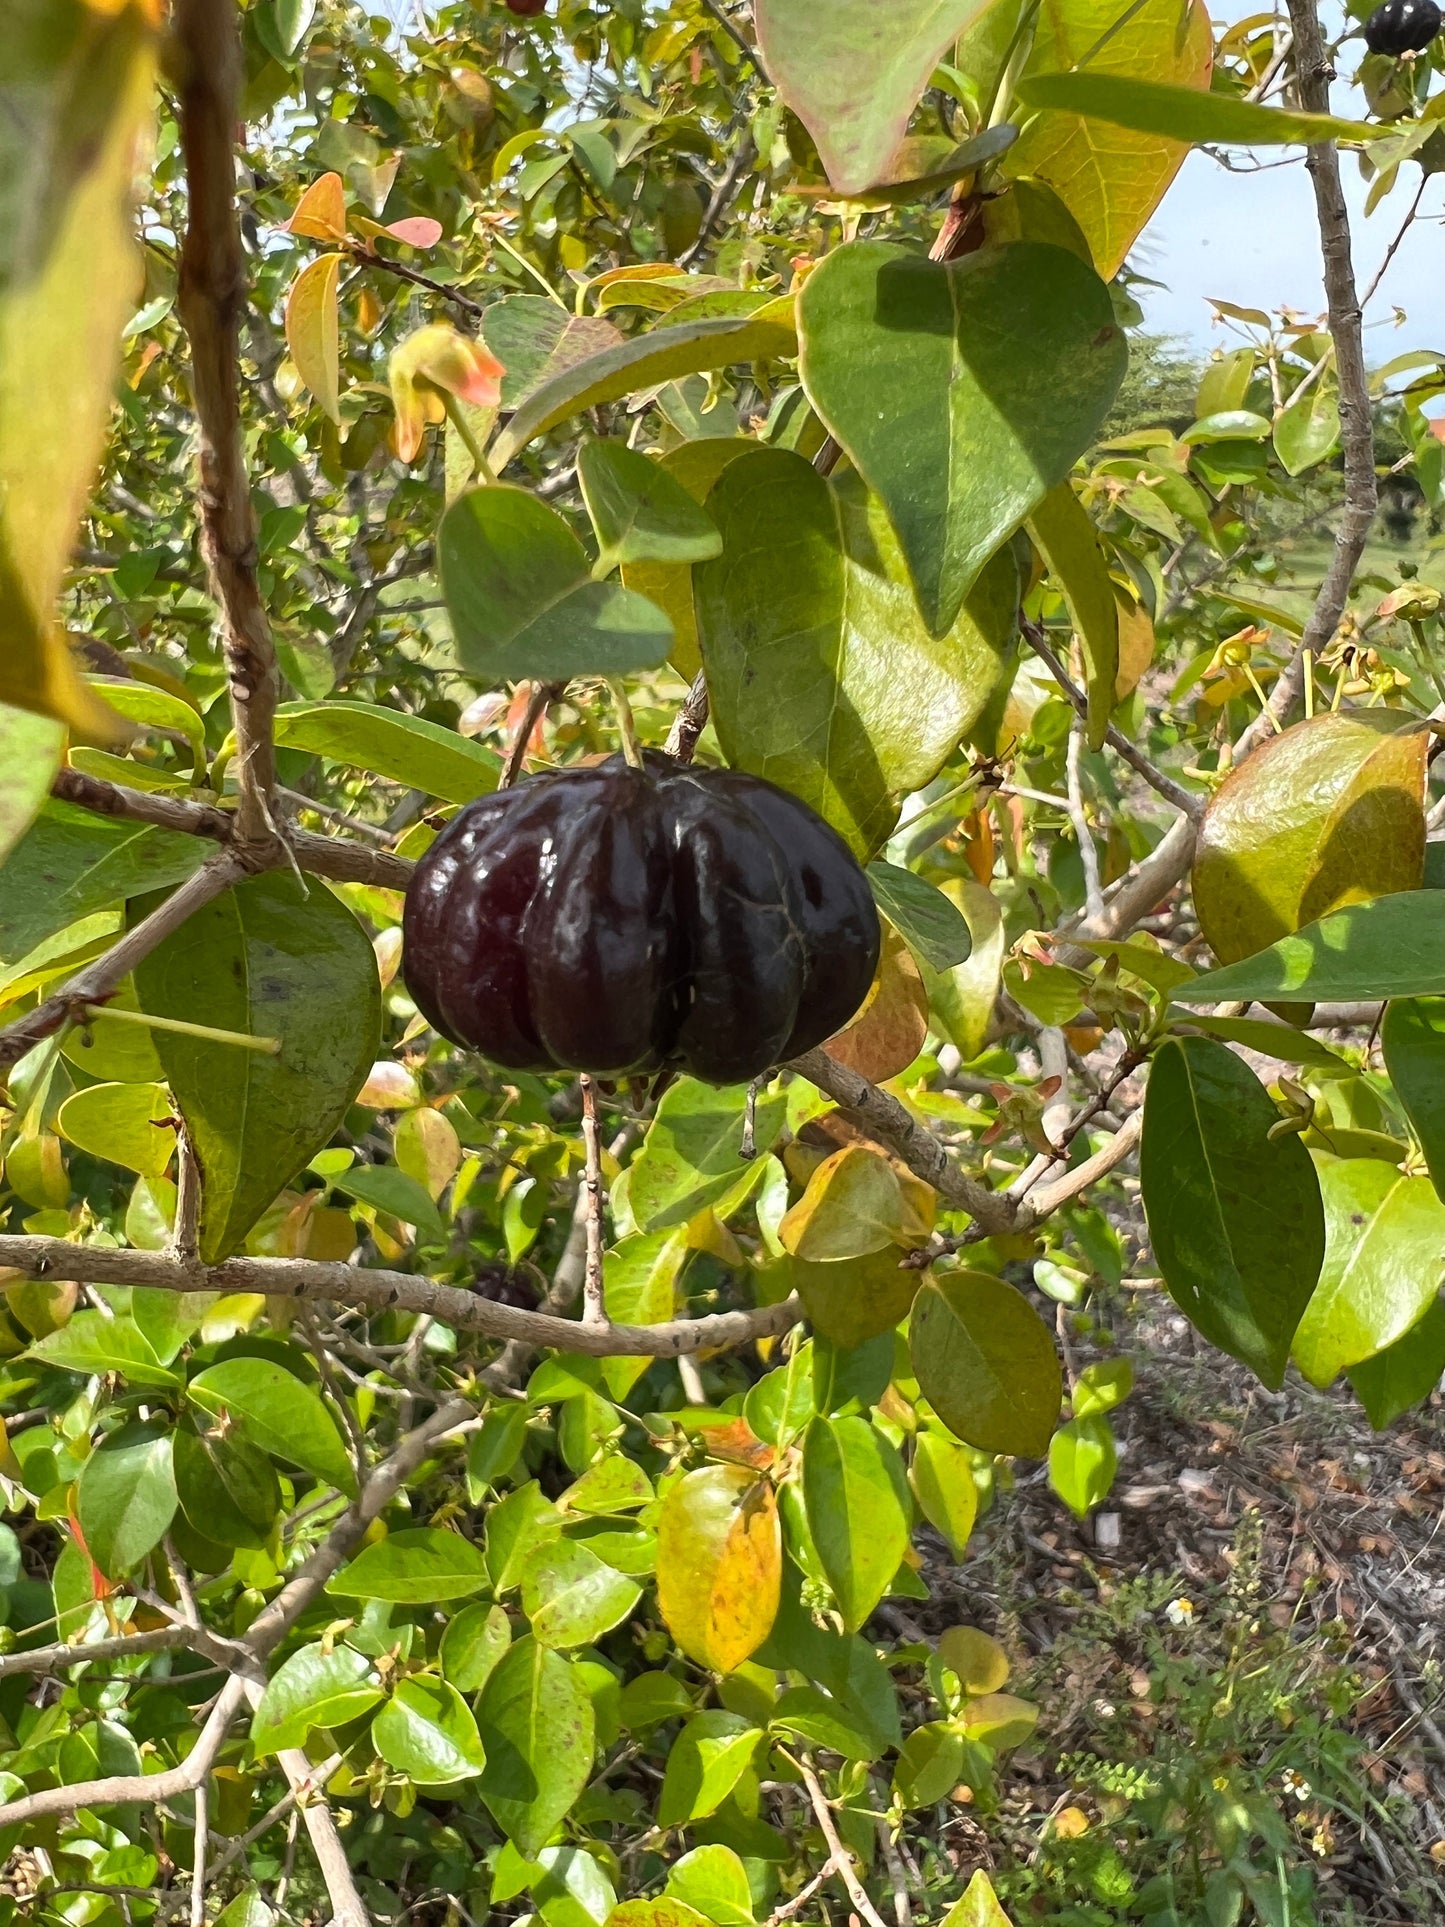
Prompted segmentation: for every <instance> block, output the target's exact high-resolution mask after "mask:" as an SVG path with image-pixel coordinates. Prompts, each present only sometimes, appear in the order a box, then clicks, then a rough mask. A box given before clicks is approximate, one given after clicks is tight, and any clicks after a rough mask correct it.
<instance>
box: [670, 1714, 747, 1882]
mask: <svg viewBox="0 0 1445 1927" xmlns="http://www.w3.org/2000/svg"><path fill="white" fill-rule="evenodd" d="M762 1738H763V1732H762V1728H761V1727H758V1726H754V1725H753V1723H752V1721H751V1720H745V1719H744V1718H743V1717H742V1715H741V1714H740V1713H727V1712H724V1711H723V1710H722V1708H720V1707H719V1708H716V1709H714V1710H711V1711H709V1712H706V1713H698V1714H696V1715H695V1716H694V1717H693V1718H692V1719H690V1720H689V1721H688V1723H687V1725H686V1726H685V1727H684V1728H683V1729H682V1731H681V1732H680V1733H679V1734H678V1736H677V1738H676V1739H675V1740H674V1741H673V1743H672V1750H671V1751H670V1752H669V1754H668V1756H667V1769H666V1772H665V1773H664V1775H663V1781H662V1792H661V1794H660V1795H659V1796H658V1802H657V1824H658V1825H659V1826H661V1827H677V1826H684V1825H686V1823H687V1822H688V1821H689V1820H701V1819H704V1818H706V1816H707V1815H708V1814H710V1813H716V1811H717V1809H718V1808H719V1807H720V1806H721V1805H722V1803H723V1801H724V1800H725V1799H726V1798H727V1797H728V1795H729V1794H730V1793H731V1792H732V1790H733V1788H734V1787H735V1786H736V1785H737V1783H738V1781H739V1780H740V1779H741V1778H742V1776H743V1774H744V1773H745V1772H746V1771H747V1769H748V1767H749V1766H750V1765H751V1764H752V1759H753V1755H754V1753H756V1752H757V1750H758V1746H759V1744H760V1743H761V1741H762ZM674 1904H676V1903H674Z"/></svg>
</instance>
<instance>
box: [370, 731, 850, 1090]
mask: <svg viewBox="0 0 1445 1927" xmlns="http://www.w3.org/2000/svg"><path fill="white" fill-rule="evenodd" d="M645 762H646V766H645V768H643V769H640V770H639V769H634V768H632V767H631V766H630V765H629V764H628V763H627V762H625V761H624V760H623V758H622V757H620V756H614V757H612V758H611V759H610V760H609V761H608V762H606V763H603V764H601V765H600V766H597V767H593V768H580V769H567V770H555V771H548V772H546V773H544V774H542V775H539V776H533V777H530V778H528V779H527V781H525V782H523V783H519V784H518V785H517V786H516V787H515V788H514V789H510V790H500V791H498V792H497V793H496V794H495V795H492V796H483V797H481V798H479V799H478V801H477V802H475V803H469V804H468V805H467V807H466V808H465V809H464V810H462V811H461V812H460V814H459V815H457V816H456V817H455V818H454V819H453V820H452V822H451V823H449V824H448V826H447V828H446V829H445V830H444V831H443V832H442V834H441V835H440V836H439V837H438V838H437V840H436V842H435V843H434V844H433V845H432V846H431V848H430V849H429V850H428V851H427V853H426V855H425V856H424V857H423V858H422V859H421V861H420V862H419V863H418V864H417V867H416V873H415V875H414V876H413V878H412V882H411V887H410V889H409V890H408V891H407V898H406V914H405V918H404V921H403V933H404V957H405V969H406V981H407V987H408V989H409V990H410V992H411V994H412V996H413V998H414V999H415V1000H416V1003H417V1006H418V1008H419V1009H420V1010H421V1011H422V1013H423V1015H424V1016H425V1017H426V1018H427V1020H428V1021H429V1022H430V1023H431V1024H432V1025H433V1026H434V1027H435V1028H436V1029H437V1030H439V1031H440V1032H441V1033H442V1034H443V1036H446V1037H449V1038H451V1040H452V1041H453V1043H457V1044H464V1045H467V1046H469V1047H470V1048H471V1049H473V1050H477V1051H480V1052H481V1053H482V1055H483V1056H484V1057H488V1058H490V1059H492V1061H493V1062H494V1063H496V1064H500V1065H502V1066H503V1067H504V1068H506V1069H508V1070H520V1071H551V1070H578V1071H593V1072H596V1073H598V1074H599V1075H603V1076H610V1077H624V1076H635V1075H649V1074H651V1073H653V1072H656V1071H660V1070H664V1069H668V1068H677V1069H679V1070H685V1071H689V1072H691V1073H692V1074H693V1075H694V1076H696V1077H700V1078H703V1079H705V1080H706V1081H707V1082H709V1083H712V1084H735V1083H743V1082H746V1081H747V1080H748V1079H750V1078H754V1077H757V1076H759V1075H760V1074H761V1073H762V1072H763V1071H765V1070H768V1069H769V1068H770V1067H771V1066H772V1065H774V1064H781V1063H783V1062H785V1061H786V1060H787V1059H788V1058H790V1057H795V1056H797V1055H798V1054H799V1053H800V1052H801V1051H806V1050H811V1049H812V1047H813V1046H814V1045H815V1044H820V1043H822V1041H823V1040H824V1038H826V1037H831V1036H832V1035H833V1033H834V1032H835V1031H837V1030H839V1029H841V1028H842V1026H843V1025H844V1024H846V1023H847V1022H848V1020H849V1018H850V1017H852V1016H853V1014H854V1013H855V1012H856V1010H857V1009H858V1007H859V1005H860V1004H861V1003H862V1002H863V999H864V998H865V997H866V996H867V994H868V990H869V987H870V985H871V984H872V982H873V974H874V971H875V970H876V969H877V965H878V952H879V942H880V933H879V924H878V913H877V910H876V909H875V907H874V903H873V896H872V892H871V891H870V890H869V887H868V879H867V878H866V877H865V876H864V874H863V872H862V870H861V869H860V868H859V866H858V863H857V861H856V860H855V858H854V856H853V853H852V852H851V850H849V848H848V846H847V845H846V844H845V843H844V842H843V840H842V838H841V837H840V836H838V835H837V833H836V832H835V831H833V830H832V829H830V828H829V826H828V825H827V824H826V823H825V822H824V821H823V820H822V818H821V817H819V816H817V815H815V813H814V812H813V811H812V810H811V809H809V807H808V805H807V804H806V803H803V802H801V801H800V800H799V799H798V798H797V797H796V796H791V795H789V794H788V792H787V791H786V790H781V789H778V788H777V787H775V785H773V784H772V783H768V782H764V781H763V780H762V778H761V777H757V776H748V775H746V774H744V773H743V772H742V771H741V770H718V769H692V768H689V767H686V766H684V765H682V764H680V763H675V762H673V761H672V760H671V759H670V758H669V757H666V756H661V755H658V754H656V753H655V752H649V753H648V754H647V756H646V759H645Z"/></svg>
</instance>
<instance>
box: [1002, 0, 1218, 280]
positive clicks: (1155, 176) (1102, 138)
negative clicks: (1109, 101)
mask: <svg viewBox="0 0 1445 1927" xmlns="http://www.w3.org/2000/svg"><path fill="white" fill-rule="evenodd" d="M1119 21H1120V9H1119V7H1118V5H1117V4H1116V0H1043V4H1042V6H1041V7H1040V8H1039V13H1038V26H1037V30H1036V34H1035V38H1034V48H1033V53H1032V56H1031V57H1030V60H1029V64H1028V69H1027V72H1028V75H1029V76H1030V77H1032V76H1034V75H1036V74H1052V73H1064V72H1067V71H1068V70H1069V69H1070V68H1071V67H1074V66H1076V65H1079V64H1082V63H1083V62H1085V61H1087V63H1088V69H1089V72H1090V73H1091V74H1126V75H1128V76H1129V77H1130V78H1131V79H1134V80H1157V81H1166V82H1169V83H1171V84H1173V85H1175V86H1181V87H1200V88H1205V87H1208V85H1209V70H1210V66H1211V63H1212V59H1213V35H1212V33H1211V31H1210V25H1209V15H1208V12H1207V10H1206V9H1205V8H1204V7H1203V6H1202V5H1201V4H1200V0H1143V4H1142V6H1139V7H1138V8H1135V9H1131V10H1130V12H1129V16H1128V19H1127V21H1126V22H1125V23H1124V24H1123V25H1122V27H1121V28H1119V30H1117V31H1115V30H1114V29H1116V28H1117V27H1119ZM1188 151H1189V149H1188V146H1187V145H1186V144H1185V143H1184V142H1182V141H1171V140H1165V139H1162V138H1161V137H1160V136H1159V135H1157V134H1139V133H1134V132H1132V131H1131V130H1130V129H1128V128H1124V127H1112V126H1108V125H1106V124H1104V123H1102V122H1099V121H1085V120H1082V119H1081V118H1080V117H1079V116H1078V115H1077V114H1065V113H1060V112H1056V111H1052V110H1051V111H1048V112H1045V113H1041V114H1038V115H1036V116H1035V117H1034V118H1033V119H1032V120H1031V121H1030V122H1029V123H1028V125H1027V126H1026V127H1025V128H1024V131H1023V133H1022V134H1021V136H1020V137H1019V139H1018V140H1017V141H1016V142H1015V143H1014V145H1013V146H1012V147H1011V148H1010V149H1009V151H1008V153H1007V154H1006V155H1005V156H1004V158H1003V161H1002V163H1001V166H1002V170H1003V172H1004V173H1005V174H1006V175H1008V176H1009V177H1010V178H1013V179H1018V178H1019V177H1021V176H1023V175H1032V176H1034V177H1035V178H1036V179H1038V180H1041V181H1044V182H1046V183H1047V184H1048V185H1049V186H1050V187H1052V188H1053V189H1054V191H1055V192H1056V193H1057V194H1058V196H1059V198H1060V199H1061V200H1062V201H1063V202H1064V204H1065V206H1066V207H1067V208H1068V210H1069V212H1070V213H1071V214H1072V215H1073V217H1074V219H1075V220H1076V221H1077V222H1078V224H1079V226H1080V227H1081V228H1082V229H1083V230H1084V234H1085V236H1086V237H1087V239H1088V242H1089V246H1090V247H1091V248H1092V250H1093V254H1094V265H1095V266H1096V267H1097V268H1098V270H1099V273H1100V274H1101V275H1103V277H1104V279H1105V280H1106V281H1107V280H1110V279H1111V278H1112V277H1113V276H1114V275H1115V274H1117V273H1118V271H1119V269H1120V268H1121V267H1122V266H1123V264H1124V257H1125V256H1126V255H1127V254H1128V252H1129V249H1130V248H1131V247H1132V246H1133V244H1134V242H1135V240H1136V239H1137V238H1138V236H1139V234H1140V233H1141V232H1142V231H1143V229H1144V227H1145V226H1146V225H1147V223H1148V221H1149V217H1150V216H1151V215H1152V214H1153V212H1154V210H1155V208H1156V207H1158V205H1159V203H1160V201H1161V200H1163V198H1164V194H1165V190H1166V189H1167V188H1168V186H1169V183H1170V182H1171V181H1172V180H1173V178H1174V176H1175V175H1176V174H1177V173H1178V171H1179V168H1180V166H1181V164H1182V163H1183V160H1184V156H1185V155H1186V154H1187V153H1188Z"/></svg>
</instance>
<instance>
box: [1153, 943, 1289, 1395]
mask: <svg viewBox="0 0 1445 1927" xmlns="http://www.w3.org/2000/svg"><path fill="white" fill-rule="evenodd" d="M1199 982H1201V983H1207V982H1208V978H1200V979H1199ZM1278 1122H1279V1112H1278V1111H1277V1110H1276V1109H1275V1107H1274V1105H1273V1104H1272V1103H1271V1101H1270V1099H1269V1096H1268V1093H1267V1092H1266V1091H1265V1089H1264V1087H1263V1085H1262V1084H1261V1083H1260V1082H1259V1079H1258V1078H1257V1077H1256V1076H1255V1074H1254V1072H1253V1071H1252V1070H1250V1068H1249V1066H1248V1065H1247V1064H1245V1063H1244V1062H1243V1061H1242V1060H1241V1059H1240V1058H1238V1057H1236V1056H1235V1054H1234V1052H1233V1051H1232V1050H1230V1049H1229V1047H1228V1046H1227V1045H1225V1044H1217V1043H1215V1042H1214V1041H1213V1039H1212V1038H1208V1037H1186V1038H1171V1039H1170V1040H1169V1041H1167V1042H1166V1043H1165V1044H1163V1045H1162V1046H1161V1047H1160V1049H1159V1050H1158V1052H1157V1053H1156V1054H1155V1057H1154V1062H1153V1066H1152V1068H1151V1070H1150V1073H1149V1088H1148V1091H1147V1093H1146V1095H1145V1100H1144V1131H1143V1137H1142V1140H1141V1144H1140V1153H1139V1176H1140V1184H1141V1187H1142V1190H1143V1196H1144V1211H1145V1216H1146V1217H1147V1219H1148V1223H1149V1237H1150V1240H1151V1242H1152V1244H1153V1247H1154V1257H1155V1261H1156V1262H1157V1264H1158V1266H1159V1269H1160V1272H1161V1273H1162V1274H1163V1278H1164V1283H1165V1285H1166V1287H1167V1288H1168V1291H1169V1295H1170V1296H1171V1297H1172V1298H1173V1300H1174V1302H1175V1303H1176V1304H1177V1305H1178V1306H1179V1309H1180V1310H1181V1311H1182V1312H1184V1313H1185V1315H1186V1316H1187V1317H1188V1318H1189V1320H1190V1322H1191V1324H1193V1325H1194V1326H1196V1327H1197V1329H1198V1330H1199V1331H1200V1332H1202V1333H1203V1335H1204V1336H1205V1337H1206V1338H1207V1339H1208V1340H1209V1342H1210V1343H1211V1344H1212V1345H1217V1346H1218V1347H1219V1349H1220V1350H1221V1351H1225V1352H1228V1353H1229V1354H1230V1355H1231V1356H1232V1357H1234V1358H1238V1359H1242V1360H1243V1362H1244V1363H1245V1364H1246V1365H1248V1366H1249V1368H1250V1369H1251V1371H1253V1372H1255V1373H1256V1374H1257V1375H1258V1376H1259V1377H1260V1378H1261V1379H1262V1380H1263V1381H1264V1383H1265V1384H1266V1385H1267V1386H1269V1388H1270V1389H1271V1390H1272V1391H1274V1390H1277V1389H1278V1388H1279V1386H1280V1384H1281V1382H1282V1381H1283V1378H1284V1368H1285V1365H1286V1362H1287V1361H1288V1358H1289V1348H1290V1341H1291V1339H1292V1338H1293V1337H1294V1334H1295V1329H1296V1327H1297V1326H1298V1324H1299V1322H1300V1318H1301V1316H1302V1314H1303V1312H1304V1308H1305V1306H1306V1305H1307V1304H1308V1303H1309V1299H1310V1294H1311V1293H1312V1292H1313V1291H1314V1288H1315V1285H1316V1283H1317V1281H1318V1279H1319V1275H1320V1265H1321V1262H1322V1260H1323V1258H1324V1250H1325V1223H1324V1210H1323V1207H1322V1205H1321V1203H1320V1187H1319V1180H1318V1179H1317V1178H1316V1176H1315V1170H1314V1166H1313V1165H1312V1164H1311V1162H1310V1157H1309V1153H1308V1151H1306V1150H1305V1148H1304V1146H1303V1145H1302V1144H1301V1143H1300V1141H1299V1139H1298V1137H1296V1136H1290V1135H1287V1136H1282V1137H1277V1138H1271V1137H1270V1135H1269V1132H1270V1127H1271V1126H1272V1125H1274V1124H1276V1123H1278Z"/></svg>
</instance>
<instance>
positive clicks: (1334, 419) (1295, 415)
mask: <svg viewBox="0 0 1445 1927" xmlns="http://www.w3.org/2000/svg"><path fill="white" fill-rule="evenodd" d="M1339 439H1340V402H1339V395H1338V393H1337V391H1336V390H1335V388H1334V387H1333V386H1331V385H1330V384H1329V383H1328V382H1327V381H1325V380H1324V379H1323V378H1321V379H1320V380H1319V381H1312V382H1311V383H1310V385H1309V387H1308V388H1307V389H1306V390H1305V391H1304V393H1303V394H1302V395H1294V396H1292V397H1291V398H1290V400H1289V401H1288V402H1287V403H1286V404H1285V406H1284V408H1283V410H1282V411H1281V412H1280V414H1278V415H1277V416H1276V417H1275V423H1274V452H1275V454H1276V455H1278V457H1279V459H1280V461H1281V462H1282V463H1283V465H1284V470H1285V473H1286V474H1287V475H1303V474H1305V473H1306V471H1307V470H1309V469H1312V468H1317V467H1318V466H1319V464H1320V463H1321V462H1322V461H1323V460H1324V459H1325V457H1326V456H1327V455H1332V454H1333V453H1334V451H1335V448H1336V447H1337V446H1338V443H1339Z"/></svg>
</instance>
